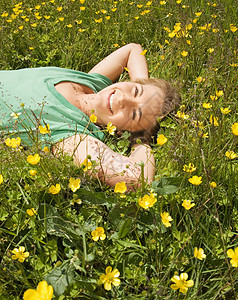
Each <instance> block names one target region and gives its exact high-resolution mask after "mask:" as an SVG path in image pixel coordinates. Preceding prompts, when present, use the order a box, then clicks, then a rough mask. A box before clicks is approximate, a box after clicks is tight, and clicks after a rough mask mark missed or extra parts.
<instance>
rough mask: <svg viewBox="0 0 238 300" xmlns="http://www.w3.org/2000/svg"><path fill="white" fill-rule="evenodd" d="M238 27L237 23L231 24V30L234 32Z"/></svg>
mask: <svg viewBox="0 0 238 300" xmlns="http://www.w3.org/2000/svg"><path fill="white" fill-rule="evenodd" d="M237 29H238V28H237V27H236V26H235V25H233V24H230V30H231V31H232V32H236V30H237Z"/></svg>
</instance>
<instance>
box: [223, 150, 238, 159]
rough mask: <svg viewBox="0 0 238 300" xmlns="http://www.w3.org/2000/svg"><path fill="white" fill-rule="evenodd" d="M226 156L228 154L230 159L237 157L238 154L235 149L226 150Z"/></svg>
mask: <svg viewBox="0 0 238 300" xmlns="http://www.w3.org/2000/svg"><path fill="white" fill-rule="evenodd" d="M225 156H227V157H228V158H230V159H234V158H236V157H237V156H238V155H237V154H236V153H235V152H234V151H226V153H225Z"/></svg>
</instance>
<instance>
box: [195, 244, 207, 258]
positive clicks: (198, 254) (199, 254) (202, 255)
mask: <svg viewBox="0 0 238 300" xmlns="http://www.w3.org/2000/svg"><path fill="white" fill-rule="evenodd" d="M194 257H196V258H198V259H200V260H203V259H204V258H206V254H205V253H204V250H203V249H202V248H199V249H198V248H197V247H195V248H194Z"/></svg>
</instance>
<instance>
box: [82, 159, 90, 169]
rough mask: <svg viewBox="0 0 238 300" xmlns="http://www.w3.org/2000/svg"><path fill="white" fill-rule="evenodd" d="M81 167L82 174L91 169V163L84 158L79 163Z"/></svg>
mask: <svg viewBox="0 0 238 300" xmlns="http://www.w3.org/2000/svg"><path fill="white" fill-rule="evenodd" d="M81 166H83V167H84V169H83V171H84V172H86V171H88V170H91V169H92V163H91V161H89V160H88V159H87V158H85V160H84V161H83V162H82V163H81Z"/></svg>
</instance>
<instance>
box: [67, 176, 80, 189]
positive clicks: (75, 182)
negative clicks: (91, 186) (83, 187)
mask: <svg viewBox="0 0 238 300" xmlns="http://www.w3.org/2000/svg"><path fill="white" fill-rule="evenodd" d="M80 183H81V179H80V178H73V177H70V178H69V188H70V189H71V190H72V191H73V192H74V193H75V192H76V191H77V190H78V189H79V188H80Z"/></svg>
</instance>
